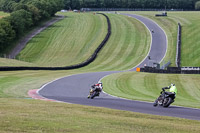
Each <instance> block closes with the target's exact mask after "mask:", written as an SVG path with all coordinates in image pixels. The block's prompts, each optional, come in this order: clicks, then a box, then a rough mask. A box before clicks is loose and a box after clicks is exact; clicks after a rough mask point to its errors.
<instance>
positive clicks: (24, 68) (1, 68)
mask: <svg viewBox="0 0 200 133" xmlns="http://www.w3.org/2000/svg"><path fill="white" fill-rule="evenodd" d="M98 14H101V15H103V16H105V17H106V19H107V24H108V32H107V34H106V37H105V38H104V40H103V41H102V42H101V44H100V45H99V46H98V47H97V49H96V50H95V52H94V53H93V54H92V56H91V57H89V58H88V59H87V60H86V61H84V62H82V63H80V64H76V65H71V66H66V67H8V66H7V67H0V71H18V70H70V69H77V68H81V67H84V66H87V65H88V64H90V63H91V62H93V61H94V60H95V59H96V57H97V55H98V53H99V52H100V50H101V49H102V48H103V46H104V45H105V44H106V42H107V41H108V39H109V38H110V35H111V23H110V19H109V18H108V16H106V15H105V14H103V13H98Z"/></svg>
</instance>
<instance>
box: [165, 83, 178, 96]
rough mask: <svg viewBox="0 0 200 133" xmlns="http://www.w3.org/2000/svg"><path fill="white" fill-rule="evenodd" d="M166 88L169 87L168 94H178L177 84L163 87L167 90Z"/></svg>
mask: <svg viewBox="0 0 200 133" xmlns="http://www.w3.org/2000/svg"><path fill="white" fill-rule="evenodd" d="M166 89H169V92H165V93H166V94H168V95H170V94H175V96H176V94H177V88H176V86H175V84H171V85H170V86H168V87H164V88H162V90H166Z"/></svg>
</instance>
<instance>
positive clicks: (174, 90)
mask: <svg viewBox="0 0 200 133" xmlns="http://www.w3.org/2000/svg"><path fill="white" fill-rule="evenodd" d="M166 89H169V92H166V91H165V90H166ZM162 90H163V91H165V94H167V95H171V94H175V96H176V94H177V88H176V86H175V84H173V83H172V84H171V85H170V86H167V87H163V88H162ZM165 94H164V95H162V96H160V97H159V98H158V99H156V101H155V102H154V104H153V105H154V106H157V105H158V101H159V99H160V98H161V99H162V97H163V98H165Z"/></svg>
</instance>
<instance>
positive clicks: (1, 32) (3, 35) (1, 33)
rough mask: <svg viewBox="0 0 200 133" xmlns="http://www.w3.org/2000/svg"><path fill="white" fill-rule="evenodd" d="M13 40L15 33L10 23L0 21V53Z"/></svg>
mask: <svg viewBox="0 0 200 133" xmlns="http://www.w3.org/2000/svg"><path fill="white" fill-rule="evenodd" d="M14 38H15V31H14V30H13V29H12V26H11V25H10V23H9V22H8V21H6V20H4V19H1V20H0V51H2V50H3V49H4V48H5V47H7V46H8V45H9V43H10V42H11V41H12V40H13V39H14Z"/></svg>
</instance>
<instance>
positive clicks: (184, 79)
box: [103, 72, 200, 108]
mask: <svg viewBox="0 0 200 133" xmlns="http://www.w3.org/2000/svg"><path fill="white" fill-rule="evenodd" d="M199 81H200V75H189V74H188V75H182V74H151V73H139V72H126V73H120V74H112V75H111V76H108V77H106V78H104V79H103V83H104V91H105V92H107V93H109V94H112V95H115V96H119V97H123V98H128V99H133V100H141V101H149V102H154V101H155V99H156V98H157V97H158V96H159V94H160V91H161V90H162V88H163V87H166V86H169V85H170V84H171V83H175V84H176V86H177V89H178V94H177V97H176V99H175V102H174V103H173V104H174V105H179V106H185V107H194V108H200V82H199Z"/></svg>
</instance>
